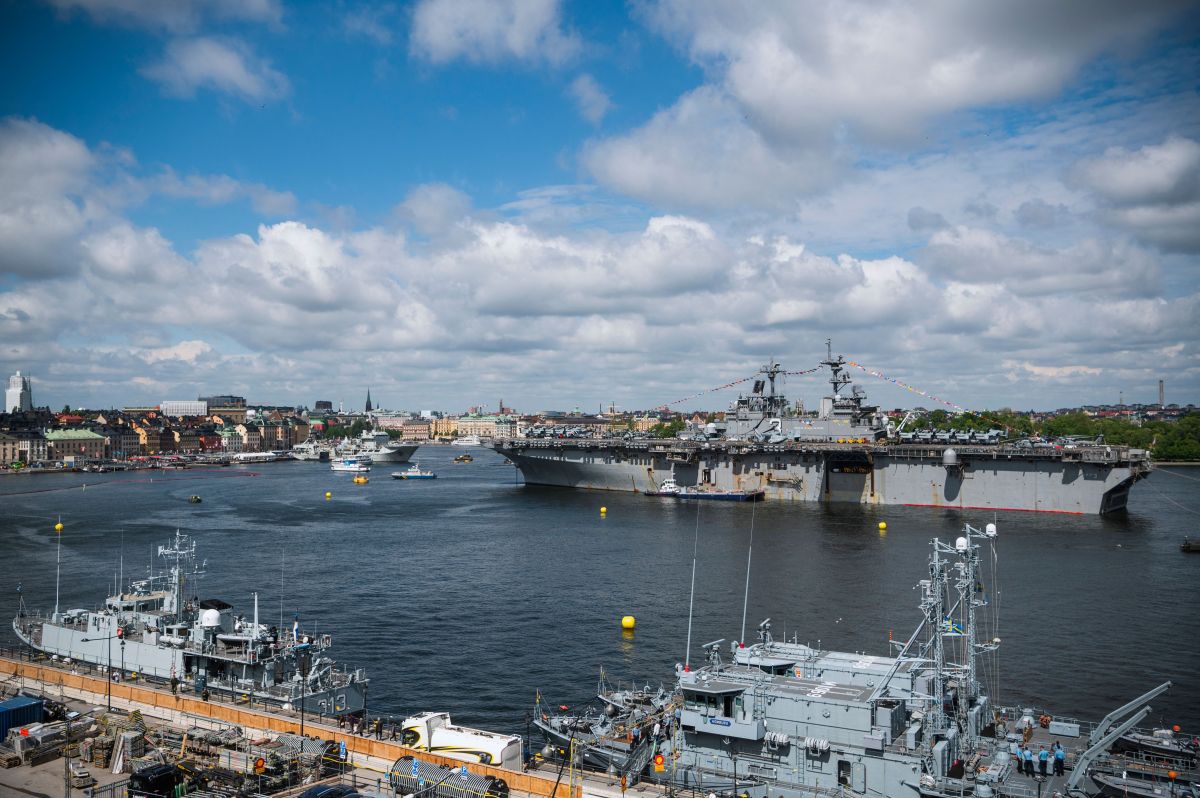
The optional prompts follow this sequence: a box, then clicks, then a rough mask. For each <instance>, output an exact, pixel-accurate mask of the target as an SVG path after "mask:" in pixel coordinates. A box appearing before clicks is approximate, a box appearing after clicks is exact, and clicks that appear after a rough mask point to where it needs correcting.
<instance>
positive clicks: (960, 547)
mask: <svg viewBox="0 0 1200 798" xmlns="http://www.w3.org/2000/svg"><path fill="white" fill-rule="evenodd" d="M954 549H955V551H966V550H967V539H966V538H959V539H958V540H956V541H954Z"/></svg>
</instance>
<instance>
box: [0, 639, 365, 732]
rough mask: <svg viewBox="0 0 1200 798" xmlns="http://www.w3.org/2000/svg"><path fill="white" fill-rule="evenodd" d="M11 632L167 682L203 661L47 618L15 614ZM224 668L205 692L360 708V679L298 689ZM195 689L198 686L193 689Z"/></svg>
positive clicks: (323, 708)
mask: <svg viewBox="0 0 1200 798" xmlns="http://www.w3.org/2000/svg"><path fill="white" fill-rule="evenodd" d="M13 631H14V632H16V634H17V636H18V637H19V638H20V639H21V641H22V642H23V643H25V644H26V645H28V646H30V647H31V648H35V649H37V650H38V651H41V652H42V653H44V654H48V655H53V656H58V657H60V658H64V659H70V660H73V661H76V662H85V663H88V664H90V665H96V666H99V667H111V668H112V669H113V671H114V672H115V671H122V672H124V673H125V674H127V675H134V674H136V676H137V678H139V679H149V680H151V681H157V682H160V683H166V682H169V681H170V680H171V678H172V677H175V678H178V679H179V680H180V682H181V683H183V684H184V685H189V682H188V681H187V679H186V677H187V676H188V675H191V674H193V673H199V672H200V670H201V668H202V667H203V666H202V665H201V664H200V663H203V662H204V661H205V660H204V658H203V657H199V656H197V654H196V652H194V651H190V650H187V649H184V648H176V647H171V646H161V645H156V644H151V643H143V642H140V641H137V640H129V641H126V642H125V643H124V645H122V644H121V642H120V641H119V640H114V639H111V638H107V637H106V638H104V639H91V638H89V637H88V633H87V632H85V631H82V630H79V629H71V628H65V627H62V626H57V625H54V624H51V623H45V624H40V625H39V626H37V627H36V628H35V627H32V626H25V625H22V624H21V623H20V619H18V620H17V621H16V622H14V623H13ZM222 667H223V669H224V670H225V673H223V674H222V677H221V678H218V677H215V676H206V679H205V682H204V686H205V688H206V689H208V690H209V691H210V692H214V693H221V694H228V695H236V696H239V697H240V696H253V701H254V702H256V703H263V704H268V705H271V706H275V707H281V708H288V709H295V710H299V709H300V705H301V704H302V703H303V705H304V710H305V711H306V712H311V713H313V714H314V715H335V716H336V715H347V714H353V713H355V712H361V711H362V709H363V707H364V706H365V705H366V695H365V689H364V688H365V686H366V683H365V682H364V681H349V682H347V683H344V684H338V685H336V686H334V687H331V688H326V689H315V690H309V691H305V690H302V689H301V688H300V686H299V684H298V683H285V684H271V683H270V681H271V680H269V679H268V680H266V683H263V682H264V679H263V673H262V672H261V669H256V668H255V667H254V666H252V665H245V666H243V667H241V668H240V669H236V668H234V667H233V666H231V665H229V664H222ZM197 689H198V688H197Z"/></svg>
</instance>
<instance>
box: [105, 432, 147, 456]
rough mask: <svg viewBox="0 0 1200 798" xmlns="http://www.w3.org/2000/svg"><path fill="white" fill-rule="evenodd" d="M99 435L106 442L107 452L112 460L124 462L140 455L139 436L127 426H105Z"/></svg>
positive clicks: (140, 442)
mask: <svg viewBox="0 0 1200 798" xmlns="http://www.w3.org/2000/svg"><path fill="white" fill-rule="evenodd" d="M99 433H100V434H101V435H103V436H104V437H105V438H106V439H107V440H108V452H109V454H110V455H111V456H112V458H113V459H114V460H125V459H128V458H130V457H135V456H136V455H139V454H141V453H142V441H141V436H139V435H138V432H137V430H135V429H133V428H131V427H127V426H106V427H102V428H101V429H100V430H99Z"/></svg>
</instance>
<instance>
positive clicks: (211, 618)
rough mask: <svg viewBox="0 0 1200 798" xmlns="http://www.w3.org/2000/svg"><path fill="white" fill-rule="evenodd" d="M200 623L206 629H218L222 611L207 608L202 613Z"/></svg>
mask: <svg viewBox="0 0 1200 798" xmlns="http://www.w3.org/2000/svg"><path fill="white" fill-rule="evenodd" d="M200 625H201V626H203V627H204V628H205V629H216V628H217V627H218V626H220V625H221V611H220V610H205V611H204V612H202V613H200Z"/></svg>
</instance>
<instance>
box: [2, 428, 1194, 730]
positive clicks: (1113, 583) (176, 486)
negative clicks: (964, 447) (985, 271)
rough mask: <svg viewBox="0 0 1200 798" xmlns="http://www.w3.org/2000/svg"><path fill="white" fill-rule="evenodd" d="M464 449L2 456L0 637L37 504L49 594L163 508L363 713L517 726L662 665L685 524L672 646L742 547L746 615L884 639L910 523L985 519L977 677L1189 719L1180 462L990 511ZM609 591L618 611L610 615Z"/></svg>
mask: <svg viewBox="0 0 1200 798" xmlns="http://www.w3.org/2000/svg"><path fill="white" fill-rule="evenodd" d="M463 451H464V450H463V449H461V448H451V447H440V446H432V447H431V446H425V447H422V448H421V449H420V450H419V451H418V453H417V458H416V459H419V460H420V463H421V466H422V468H431V469H433V470H434V471H436V472H437V474H438V478H437V479H434V480H422V481H407V480H394V479H390V478H389V474H390V473H391V472H392V471H399V470H403V469H404V468H407V466H386V465H383V466H377V467H375V469H374V470H373V471H372V472H371V474H370V482H369V483H367V484H353V483H352V482H351V476H350V475H348V474H334V473H331V472H330V470H329V467H328V465H327V464H321V463H314V462H282V463H265V464H256V465H254V466H246V467H238V466H235V467H229V468H205V469H191V470H186V471H137V472H125V473H116V474H103V475H101V474H55V475H45V476H29V475H25V476H10V477H4V478H2V479H0V614H3V616H4V618H5V621H4V626H3V629H2V630H0V640H2V642H3V643H4V644H8V645H11V644H14V643H15V641H16V638H15V635H14V634H13V633H12V630H11V628H10V626H9V622H10V619H11V617H12V616H13V614H14V613H15V610H16V606H17V601H18V592H17V591H18V585H20V586H21V589H22V590H23V595H24V598H25V602H26V604H27V605H28V606H30V607H31V608H39V609H42V610H45V611H51V610H52V609H53V607H54V602H55V563H56V551H57V550H56V543H57V542H58V541H56V539H55V537H56V535H55V532H54V524H55V523H56V522H57V521H58V520H59V519H60V518H61V520H62V523H63V525H64V531H63V532H62V536H61V549H62V551H61V554H62V562H61V582H60V588H59V589H60V597H59V606H60V607H61V608H62V609H64V610H65V609H68V608H75V607H83V608H96V607H98V606H100V604H101V602H102V600H103V598H104V596H105V595H107V594H109V593H111V592H112V591H113V586H114V583H115V582H116V581H117V579H118V575H119V574H121V573H123V574H124V576H125V577H126V579H127V580H128V579H129V578H136V577H139V576H142V575H144V574H146V573H147V570H148V568H149V567H150V565H151V562H152V560H153V559H155V558H153V556H152V555H153V554H154V552H155V550H156V548H157V546H158V545H160V544H164V543H167V542H168V540H169V539H170V537H171V535H172V534H173V532H174V530H175V529H176V528H179V529H181V530H182V531H184V532H186V533H188V534H191V535H193V536H194V537H195V539H196V541H197V547H198V552H199V555H200V557H201V558H204V559H206V560H207V568H206V571H207V573H206V575H205V576H204V578H203V580H202V581H201V583H200V585H199V586H198V587H196V588H195V593H196V594H198V595H200V596H201V597H202V598H204V597H218V598H223V599H225V600H227V601H229V602H230V603H232V604H233V605H234V606H235V607H236V608H237V610H238V611H239V612H244V613H245V614H246V615H247V616H249V615H250V614H251V613H252V611H253V598H252V594H253V593H254V592H257V593H258V597H259V612H260V616H261V617H262V618H264V619H266V620H268V621H270V622H278V623H280V625H281V626H282V627H283V628H290V627H291V624H292V621H293V618H295V617H296V616H297V615H298V616H299V618H300V621H301V624H302V625H303V627H304V628H305V629H306V630H308V631H315V632H317V633H325V632H328V633H332V634H333V636H334V649H333V651H334V653H335V655H336V656H337V658H338V660H339V662H342V663H345V664H347V665H349V666H352V667H358V666H361V667H365V668H366V669H367V672H368V674H369V675H370V677H371V684H370V692H369V695H368V705H369V711H370V712H371V713H372V714H375V713H385V714H391V715H395V716H398V717H401V718H402V717H404V716H406V715H407V714H409V713H415V712H418V711H423V710H445V711H449V712H450V713H451V715H452V717H453V718H454V720H455V722H457V723H462V724H466V725H472V726H481V727H484V728H489V729H493V730H497V731H507V732H513V733H520V734H523V733H524V732H525V731H526V723H527V720H528V717H527V715H528V712H529V711H530V710H531V709H532V706H533V702H534V697H535V694H536V692H537V691H539V690H540V691H541V693H542V695H543V696H544V697H545V698H546V700H547V701H549V702H550V703H551V704H553V705H559V704H564V705H568V706H570V707H572V708H574V707H577V706H580V705H582V704H584V703H587V702H588V701H589V700H590V699H591V698H592V697H593V696H594V693H595V689H596V682H597V680H598V678H599V676H600V673H601V669H603V670H604V672H605V673H606V674H607V675H608V677H609V679H610V680H611V681H614V682H615V681H621V682H623V683H628V682H638V683H652V684H655V685H657V684H658V683H660V682H661V683H663V684H666V685H670V684H671V683H672V682H673V674H674V668H675V665H676V663H680V662H683V661H684V658H685V656H686V655H687V651H686V649H687V647H686V640H687V633H688V604H689V587H690V585H691V580H692V560H693V551H694V550H695V552H696V555H697V556H696V569H695V574H696V576H695V606H694V617H693V621H692V638H691V642H692V646H691V653H690V656H691V661H692V662H693V663H695V662H696V661H697V659H698V658H699V657H700V655H701V652H700V646H701V644H703V643H707V642H709V641H711V640H715V639H718V638H725V640H726V641H732V640H736V639H738V638H740V637H741V636H742V625H743V596H744V591H745V588H746V571H747V555H748V553H750V552H751V550H752V554H753V556H752V558H751V559H750V561H749V567H750V579H749V601H748V609H747V611H746V621H745V625H746V637H747V638H750V639H753V636H754V629H755V627H756V626H757V624H758V622H759V621H761V620H762V619H764V618H766V617H768V616H769V617H770V618H771V619H772V632H773V634H774V635H775V637H776V638H777V639H778V638H782V637H784V636H786V637H787V638H788V639H791V638H792V637H793V636H795V637H797V639H799V640H800V641H801V642H808V643H810V644H812V645H820V646H823V647H826V648H832V649H836V650H853V651H862V652H865V653H868V654H878V655H883V654H886V653H887V652H888V639H889V636H891V637H894V638H895V639H896V640H903V639H905V638H907V636H908V635H909V634H910V633H911V631H912V629H913V628H914V627H915V625H916V623H917V621H918V620H919V617H920V616H919V613H918V610H917V607H916V605H917V602H918V599H919V595H918V592H917V591H916V590H914V585H915V584H916V583H917V581H918V580H920V579H922V578H924V577H925V576H926V560H927V557H928V551H929V540H930V539H931V538H932V537H935V536H936V537H940V538H942V539H943V540H946V541H952V540H953V539H954V538H955V537H956V536H957V533H958V532H959V530H960V529H961V528H962V525H963V523H971V524H973V525H976V526H979V527H982V526H983V525H984V524H986V523H988V522H990V521H993V520H995V521H996V522H997V524H998V526H999V532H1000V535H999V538H998V539H997V541H996V549H995V550H996V556H995V559H994V560H992V559H991V554H990V553H989V554H988V558H989V563H988V565H987V569H986V570H987V573H988V579H987V580H986V581H987V584H984V585H982V586H981V588H982V591H983V595H985V596H986V598H987V600H988V601H989V603H990V604H989V608H988V614H989V615H990V614H992V613H993V612H996V613H998V618H999V625H998V627H997V628H996V629H995V630H994V633H995V635H996V636H998V637H1000V638H1001V641H1002V642H1001V647H1000V650H999V653H998V654H997V655H996V656H995V659H994V661H993V663H992V667H993V670H994V674H993V675H992V676H991V677H990V678H988V680H987V683H988V684H989V685H991V689H992V691H993V694H994V696H995V698H996V700H997V701H998V702H999V703H1001V704H1025V703H1030V704H1033V705H1035V706H1038V707H1045V708H1047V709H1049V710H1051V711H1053V712H1055V713H1056V714H1060V715H1065V716H1071V717H1076V718H1081V719H1090V720H1098V719H1099V718H1100V717H1102V716H1103V715H1104V714H1106V713H1107V712H1108V711H1110V710H1112V709H1114V708H1116V707H1117V706H1120V705H1121V704H1124V703H1125V702H1126V701H1128V700H1130V699H1132V698H1134V697H1135V696H1137V695H1139V694H1140V693H1142V692H1144V691H1145V690H1147V689H1149V688H1151V687H1154V686H1155V685H1157V684H1159V683H1161V682H1162V681H1165V680H1168V679H1169V680H1171V681H1172V682H1174V685H1175V686H1174V687H1173V688H1172V690H1171V691H1170V692H1169V693H1168V694H1167V695H1165V696H1163V697H1161V698H1159V699H1157V700H1156V701H1154V702H1152V703H1153V706H1154V708H1155V712H1154V715H1153V717H1152V719H1153V721H1154V722H1155V723H1156V724H1158V723H1165V724H1167V725H1170V724H1175V723H1178V724H1181V725H1183V727H1184V728H1185V729H1186V730H1188V731H1190V732H1192V733H1195V732H1196V731H1198V730H1200V675H1198V673H1197V670H1198V668H1197V666H1198V665H1200V612H1197V599H1198V598H1200V554H1184V553H1181V552H1180V550H1179V544H1180V542H1181V541H1182V539H1183V538H1184V536H1185V535H1189V534H1190V535H1192V536H1193V537H1198V536H1200V530H1197V528H1196V527H1197V524H1196V522H1197V513H1198V510H1200V501H1198V500H1197V497H1198V496H1200V490H1197V488H1198V487H1200V486H1198V484H1197V483H1198V481H1200V469H1188V468H1162V469H1159V470H1158V471H1156V472H1155V473H1154V474H1153V475H1152V476H1151V478H1150V479H1149V480H1148V481H1146V482H1143V483H1141V484H1139V485H1137V486H1135V488H1134V490H1133V494H1132V498H1131V500H1130V506H1129V510H1128V511H1127V512H1125V513H1120V514H1116V515H1111V516H1074V515H1052V514H1036V513H1004V514H1001V515H999V516H998V517H994V516H992V515H990V514H986V515H983V514H980V515H975V514H972V513H970V512H966V513H959V512H955V511H938V510H929V509H919V508H904V507H864V506H859V505H849V504H838V505H813V504H788V505H783V504H779V503H771V502H767V503H762V504H739V503H724V502H713V503H706V502H698V503H691V504H689V503H680V502H676V501H675V500H672V499H659V498H648V497H644V496H640V495H636V494H632V493H599V492H588V491H578V490H570V489H559V488H536V487H526V486H523V485H521V484H520V483H519V481H518V479H517V474H516V472H515V469H514V468H513V467H512V466H510V465H505V464H504V463H503V461H502V458H501V457H499V456H498V455H496V454H495V453H493V452H491V451H489V450H486V449H471V450H469V451H471V452H472V453H473V454H474V456H475V460H474V462H473V463H466V464H456V463H452V462H451V461H452V458H453V457H454V456H455V455H458V454H461V453H462V452H463ZM326 492H329V493H331V494H332V495H331V497H330V498H329V499H326ZM193 495H195V496H199V497H201V499H202V501H201V502H200V503H191V502H189V497H191V496H193ZM601 507H606V508H607V512H606V513H604V514H603V515H602V514H601ZM881 521H884V522H886V524H887V529H886V531H881V530H880V529H879V523H880V522H881ZM161 564H162V563H161V561H158V562H154V566H155V568H160V567H161ZM624 615H633V616H635V617H636V619H637V628H636V631H634V632H632V633H628V632H623V631H622V629H621V623H620V621H621V618H622V616H624ZM725 646H726V647H727V646H728V642H727V643H726V644H725Z"/></svg>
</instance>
